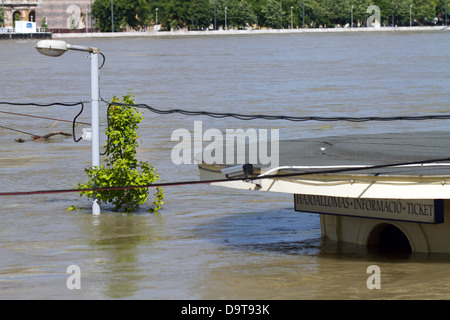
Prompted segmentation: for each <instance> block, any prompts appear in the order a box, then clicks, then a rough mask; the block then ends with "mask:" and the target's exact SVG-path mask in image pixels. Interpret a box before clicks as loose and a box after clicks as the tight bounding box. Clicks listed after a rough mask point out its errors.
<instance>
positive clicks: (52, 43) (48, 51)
mask: <svg viewBox="0 0 450 320" xmlns="http://www.w3.org/2000/svg"><path fill="white" fill-rule="evenodd" d="M36 50H37V51H38V52H39V53H41V54H43V55H46V56H50V57H59V56H61V55H62V54H64V53H65V52H66V51H68V50H75V51H83V52H89V53H90V57H91V100H92V101H91V126H92V128H91V130H92V167H99V166H100V116H99V99H100V93H99V72H98V55H99V54H100V50H99V49H98V48H92V47H85V46H77V45H71V44H68V43H66V42H65V41H62V40H41V41H39V42H38V43H37V44H36ZM92 214H94V215H99V214H100V205H99V203H98V199H96V198H94V200H93V203H92Z"/></svg>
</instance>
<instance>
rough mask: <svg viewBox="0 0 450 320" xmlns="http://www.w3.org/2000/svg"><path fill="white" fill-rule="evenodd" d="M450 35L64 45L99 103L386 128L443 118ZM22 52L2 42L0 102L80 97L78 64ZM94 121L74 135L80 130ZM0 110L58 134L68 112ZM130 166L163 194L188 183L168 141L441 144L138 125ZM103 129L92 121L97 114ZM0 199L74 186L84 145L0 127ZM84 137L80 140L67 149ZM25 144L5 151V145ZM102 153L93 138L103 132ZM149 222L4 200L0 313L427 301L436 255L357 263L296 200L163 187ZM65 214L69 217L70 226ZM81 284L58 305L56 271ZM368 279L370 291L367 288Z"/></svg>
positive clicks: (5, 120) (82, 85)
mask: <svg viewBox="0 0 450 320" xmlns="http://www.w3.org/2000/svg"><path fill="white" fill-rule="evenodd" d="M449 36H450V34H449V33H448V32H421V33H409V32H404V33H403V32H402V33H382V32H377V33H336V34H312V33H311V34H291V35H288V34H285V35H281V34H280V35H233V36H207V37H202V36H192V37H148V38H123V39H119V38H116V39H113V38H111V39H67V41H68V42H70V43H72V44H79V45H89V46H95V47H99V48H100V49H101V51H102V52H103V53H104V55H105V57H106V60H105V65H104V66H103V68H102V69H101V70H100V75H101V84H100V87H101V96H102V97H103V98H104V99H111V97H113V96H115V95H117V96H122V95H124V94H126V93H127V92H128V90H132V91H133V92H134V94H135V96H136V97H135V99H136V102H138V103H145V104H148V105H151V106H154V107H157V108H161V109H171V108H180V109H187V110H206V111H214V112H241V113H251V114H282V115H292V116H309V115H314V116H333V115H339V116H344V115H349V116H389V115H393V116H397V115H419V114H439V113H444V112H448V109H449V99H450V91H449V89H448V88H449V87H448V86H449V83H450V72H449V61H450V60H449V52H450V41H449ZM35 43H36V41H34V40H20V41H2V42H1V43H0V70H1V78H0V100H1V101H10V102H36V103H52V102H77V101H85V100H89V96H90V83H89V81H90V63H89V59H88V58H87V56H86V54H84V53H80V52H69V53H66V54H65V55H64V56H61V57H59V58H49V57H45V56H42V55H40V54H39V53H37V52H36V50H35V49H34V45H35ZM89 107H90V106H89V105H87V108H86V109H87V110H86V111H85V112H84V113H83V115H82V116H81V117H80V119H79V120H80V121H85V122H90V112H89V109H90V108H89ZM0 111H4V112H15V113H20V114H27V115H38V116H43V117H49V118H55V119H66V120H72V119H73V117H74V116H75V115H76V114H77V113H78V111H79V109H78V107H63V106H56V107H31V106H20V107H19V106H15V107H12V106H7V105H0ZM143 113H144V116H145V120H144V121H143V123H142V124H141V126H140V129H139V131H138V132H139V134H140V137H141V138H142V142H141V145H140V148H139V152H138V156H139V158H141V159H142V160H145V161H149V162H150V163H151V164H152V165H153V166H154V167H155V168H156V169H157V170H158V172H159V174H160V177H161V179H162V180H164V181H166V182H175V181H187V180H197V179H198V170H197V167H196V165H195V164H182V165H175V164H174V163H173V162H172V160H171V151H172V149H173V147H174V146H175V144H176V142H173V141H171V135H172V133H173V131H174V130H176V129H179V128H185V129H187V130H193V127H194V121H202V124H203V129H204V130H206V129H208V128H217V129H220V130H223V129H227V128H232V129H238V128H242V129H247V128H266V129H271V128H277V129H279V130H280V131H279V132H280V138H281V139H289V138H296V139H298V138H310V137H319V136H330V135H341V134H368V133H385V132H405V131H426V130H429V129H430V128H432V129H433V130H446V129H447V127H448V121H423V122H407V121H405V122H401V121H399V122H388V123H386V122H378V123H375V122H373V123H370V122H369V123H345V122H333V123H325V122H320V123H318V122H303V123H295V122H287V121H266V120H255V121H240V120H236V119H232V118H225V119H212V118H207V117H188V116H183V115H179V114H172V115H158V114H154V113H151V112H150V111H147V110H145V111H143ZM101 114H102V125H103V126H102V132H103V130H104V125H105V124H106V122H105V114H106V106H105V105H104V104H102V105H101ZM0 115H1V121H0V125H1V126H2V127H1V128H0V151H1V152H0V186H1V189H0V192H7V191H31V190H48V189H67V188H71V187H72V186H73V185H74V184H76V183H78V182H82V181H84V180H85V179H86V177H85V173H84V171H83V169H84V168H85V167H87V166H89V165H90V162H91V149H90V148H91V147H90V143H89V142H84V141H81V142H79V143H75V142H74V141H73V140H72V138H65V137H63V136H54V137H52V138H51V139H49V140H48V141H30V136H29V135H27V134H24V133H19V132H17V131H13V130H11V129H15V130H20V131H24V132H28V133H32V134H41V135H42V134H47V133H50V132H53V131H64V132H69V133H70V132H71V130H72V127H71V124H70V123H66V122H62V121H58V122H57V121H55V120H45V119H40V118H29V117H25V116H19V115H12V114H6V113H1V114H0ZM83 127H84V126H83V125H80V126H78V127H77V134H78V135H79V134H81V129H82V128H83ZM18 139H23V140H25V142H23V143H18V142H16V140H18ZM102 139H104V134H103V135H102ZM165 196H166V198H165V204H164V206H163V208H162V210H160V212H159V213H157V214H151V213H147V212H146V210H145V209H146V208H142V210H140V211H139V212H136V213H134V214H129V215H123V214H120V213H115V212H113V211H112V210H111V208H110V207H108V206H104V207H103V208H102V214H101V215H100V216H93V215H91V214H90V201H89V200H88V199H86V198H82V197H79V196H78V195H77V194H71V193H67V194H48V195H26V196H7V197H1V199H0V224H1V228H0V299H441V298H449V297H450V257H449V256H448V255H422V254H412V255H410V256H408V257H399V256H385V255H381V254H375V253H370V252H368V251H367V250H366V248H365V247H361V246H354V245H347V244H339V243H335V242H332V241H327V240H325V239H322V237H321V233H320V222H319V216H318V215H316V214H310V213H299V212H295V211H294V209H293V207H294V203H293V196H292V195H289V194H275V193H261V192H255V191H241V190H232V189H226V188H219V187H211V186H208V185H194V186H177V187H167V188H165ZM71 205H74V206H75V207H76V208H78V210H76V211H66V209H67V208H68V207H70V206H71ZM71 265H77V266H78V267H79V270H80V271H81V277H80V279H81V289H79V290H78V289H74V290H69V289H68V287H67V283H66V282H67V279H68V277H69V274H68V273H67V268H68V267H69V266H71ZM370 265H378V266H379V267H380V270H381V289H378V290H369V289H368V287H367V285H366V281H367V279H368V277H369V274H367V268H368V266H370Z"/></svg>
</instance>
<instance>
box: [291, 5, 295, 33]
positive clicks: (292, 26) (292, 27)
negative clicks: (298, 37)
mask: <svg viewBox="0 0 450 320" xmlns="http://www.w3.org/2000/svg"><path fill="white" fill-rule="evenodd" d="M292 9H294V7H291V29H294V25H293V23H292Z"/></svg>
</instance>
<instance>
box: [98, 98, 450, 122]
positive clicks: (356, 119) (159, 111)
mask: <svg viewBox="0 0 450 320" xmlns="http://www.w3.org/2000/svg"><path fill="white" fill-rule="evenodd" d="M103 101H104V102H106V103H108V104H110V105H116V106H129V107H137V108H142V109H147V110H149V111H151V112H153V113H156V114H174V113H179V114H183V115H186V116H207V117H212V118H218V119H221V118H227V117H230V118H235V119H238V120H256V119H263V120H288V121H296V122H302V121H326V122H333V121H349V122H368V121H399V120H408V121H420V120H449V119H450V114H444V115H420V116H393V117H317V116H305V117H294V116H283V115H264V114H256V115H250V114H240V113H222V112H210V111H189V110H183V109H169V110H162V109H158V108H155V107H152V106H149V105H147V104H124V103H118V102H108V101H105V100H103Z"/></svg>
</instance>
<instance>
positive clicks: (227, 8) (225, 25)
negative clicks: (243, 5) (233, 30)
mask: <svg viewBox="0 0 450 320" xmlns="http://www.w3.org/2000/svg"><path fill="white" fill-rule="evenodd" d="M227 9H228V8H227V7H225V31H226V30H228V29H227Z"/></svg>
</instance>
